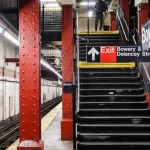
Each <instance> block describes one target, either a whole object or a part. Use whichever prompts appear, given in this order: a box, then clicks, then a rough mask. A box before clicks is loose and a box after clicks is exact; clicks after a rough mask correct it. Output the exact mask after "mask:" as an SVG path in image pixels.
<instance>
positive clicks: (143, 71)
mask: <svg viewBox="0 0 150 150" xmlns="http://www.w3.org/2000/svg"><path fill="white" fill-rule="evenodd" d="M132 32H134V34H133V35H131V36H132V38H133V41H134V44H135V45H136V44H142V39H141V37H140V35H139V33H138V30H137V28H134V29H133V30H132V31H131V32H130V34H131V33H132ZM135 34H136V35H137V37H138V41H136V39H135V38H134V37H135ZM138 66H139V71H140V73H141V75H142V76H143V82H144V85H145V89H146V91H147V92H148V94H149V96H150V92H149V90H148V87H147V84H146V81H145V79H144V75H145V76H146V78H147V79H148V83H150V76H149V73H148V70H147V69H146V65H145V63H144V62H140V63H138ZM143 74H144V75H143Z"/></svg>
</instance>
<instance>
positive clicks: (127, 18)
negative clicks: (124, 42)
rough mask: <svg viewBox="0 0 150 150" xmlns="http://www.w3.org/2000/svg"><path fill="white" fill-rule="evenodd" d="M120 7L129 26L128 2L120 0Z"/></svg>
mask: <svg viewBox="0 0 150 150" xmlns="http://www.w3.org/2000/svg"><path fill="white" fill-rule="evenodd" d="M120 6H121V8H122V10H123V11H124V17H125V19H126V21H127V24H129V0H120Z"/></svg>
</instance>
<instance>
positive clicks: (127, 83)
mask: <svg viewBox="0 0 150 150" xmlns="http://www.w3.org/2000/svg"><path fill="white" fill-rule="evenodd" d="M84 84H88V85H93V84H94V85H99V84H100V85H101V84H108V85H109V84H111V85H112V84H113V85H114V84H117V85H122V84H124V85H133V84H134V85H137V84H141V82H137V83H130V82H126V83H114V82H109V83H103V82H102V83H100V82H99V83H80V85H84Z"/></svg>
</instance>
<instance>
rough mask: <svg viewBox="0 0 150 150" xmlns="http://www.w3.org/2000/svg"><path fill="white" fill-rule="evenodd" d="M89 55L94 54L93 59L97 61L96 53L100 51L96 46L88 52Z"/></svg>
mask: <svg viewBox="0 0 150 150" xmlns="http://www.w3.org/2000/svg"><path fill="white" fill-rule="evenodd" d="M88 55H92V61H95V55H99V51H98V50H96V49H95V48H94V47H93V48H91V50H90V51H89V52H88Z"/></svg>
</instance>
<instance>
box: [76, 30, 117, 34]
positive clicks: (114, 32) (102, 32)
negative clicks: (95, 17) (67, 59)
mask: <svg viewBox="0 0 150 150" xmlns="http://www.w3.org/2000/svg"><path fill="white" fill-rule="evenodd" d="M78 34H88V32H87V31H79V32H78ZM89 34H119V30H116V31H90V32H89Z"/></svg>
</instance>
